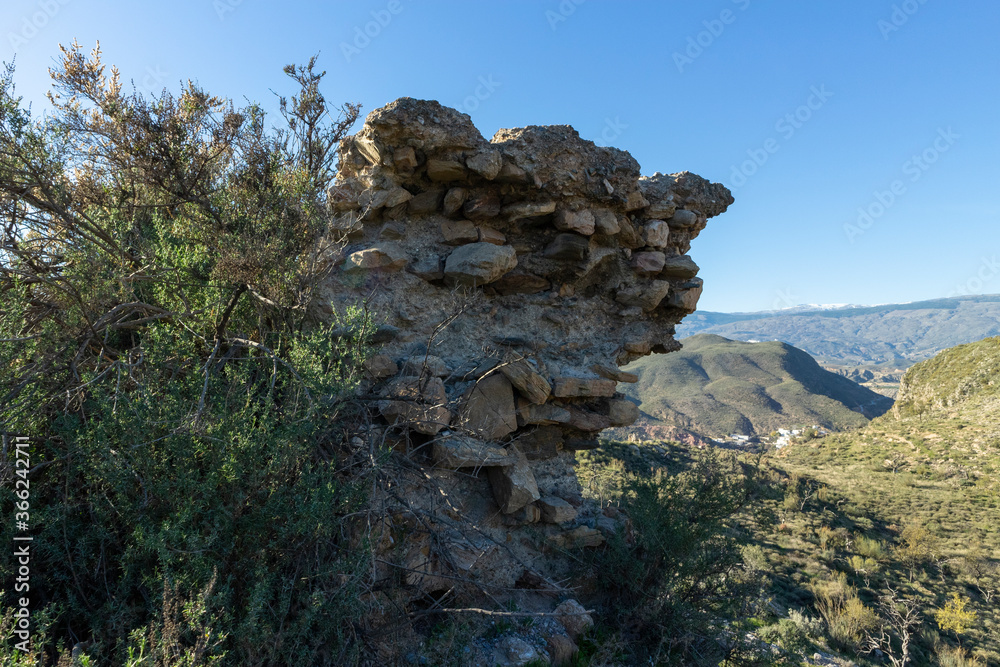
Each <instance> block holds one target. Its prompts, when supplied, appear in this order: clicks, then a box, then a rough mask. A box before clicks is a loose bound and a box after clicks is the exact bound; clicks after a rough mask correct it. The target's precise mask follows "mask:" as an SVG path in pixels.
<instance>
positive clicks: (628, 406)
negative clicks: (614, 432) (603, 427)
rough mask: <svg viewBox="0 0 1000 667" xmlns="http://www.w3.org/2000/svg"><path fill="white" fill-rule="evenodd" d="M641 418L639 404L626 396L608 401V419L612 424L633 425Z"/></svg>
mask: <svg viewBox="0 0 1000 667" xmlns="http://www.w3.org/2000/svg"><path fill="white" fill-rule="evenodd" d="M638 418H639V406H638V405H636V404H635V403H633V402H632V401H630V400H628V399H624V398H615V399H612V400H610V401H608V419H609V420H610V421H611V425H612V426H631V425H632V424H634V423H635V420H636V419H638Z"/></svg>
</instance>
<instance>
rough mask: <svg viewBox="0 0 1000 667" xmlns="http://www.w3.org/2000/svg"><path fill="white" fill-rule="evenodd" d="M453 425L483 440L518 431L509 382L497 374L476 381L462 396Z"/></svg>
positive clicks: (512, 392) (512, 393)
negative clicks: (460, 405) (463, 396)
mask: <svg viewBox="0 0 1000 667" xmlns="http://www.w3.org/2000/svg"><path fill="white" fill-rule="evenodd" d="M456 425H457V426H458V427H459V428H461V429H463V430H465V431H467V432H469V433H471V434H473V435H475V436H476V437H478V438H482V439H483V440H499V439H500V438H503V437H504V436H506V435H509V434H511V433H513V432H514V431H515V430H517V414H516V411H515V407H514V390H513V388H512V387H511V384H510V381H508V380H507V378H506V377H504V376H503V375H501V374H500V373H491V374H490V375H487V376H486V377H484V378H482V379H480V380H479V381H477V382H476V383H475V384H474V385H473V386H472V387H471V388H470V389H469V391H468V392H467V393H466V395H465V399H464V401H463V404H462V407H461V409H460V410H459V413H458V417H457V421H456Z"/></svg>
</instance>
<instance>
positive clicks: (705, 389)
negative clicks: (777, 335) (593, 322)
mask: <svg viewBox="0 0 1000 667" xmlns="http://www.w3.org/2000/svg"><path fill="white" fill-rule="evenodd" d="M682 344H683V345H684V349H682V350H680V351H679V352H673V353H671V354H668V355H654V356H652V357H647V358H645V359H641V360H639V361H637V362H635V363H633V364H632V365H631V366H630V367H629V370H630V371H631V372H633V373H636V374H637V375H638V376H639V381H638V382H637V383H635V384H633V385H623V389H622V391H624V393H625V394H626V395H628V396H629V397H631V398H632V399H633V400H635V401H636V402H638V403H639V406H640V410H641V411H642V412H643V416H642V419H641V420H640V422H639V423H637V424H636V425H635V426H634V427H633V428H638V429H641V430H645V431H647V432H648V433H650V434H653V433H656V434H658V435H661V436H668V435H673V436H674V437H679V432H682V431H687V432H691V433H694V434H697V435H700V436H718V435H728V434H730V433H743V434H746V435H753V434H761V433H764V434H766V433H769V432H770V431H773V430H775V429H778V428H785V427H790V426H793V425H813V424H818V425H821V426H824V427H827V428H831V429H837V430H840V429H845V428H854V427H858V426H863V425H864V424H865V423H867V421H868V417H871V416H877V415H880V414H882V413H884V412H885V411H886V410H888V409H889V407H890V406H891V404H892V401H891V400H890V399H887V398H885V397H884V396H880V395H879V394H876V393H875V392H872V391H870V390H868V389H866V388H864V387H861V386H859V385H858V384H856V383H854V382H852V381H850V380H848V379H847V378H844V377H841V376H839V375H836V374H834V373H831V372H829V371H826V370H824V369H823V368H821V367H820V366H819V364H817V363H816V361H815V360H814V359H813V358H812V357H810V356H809V355H808V354H807V353H805V352H803V351H802V350H799V349H797V348H795V347H793V346H791V345H788V344H787V343H781V342H776V341H775V342H762V343H746V342H741V341H732V340H728V339H726V338H723V337H721V336H716V335H712V334H699V335H696V336H693V337H690V338H687V339H685V340H683V341H682ZM866 415H867V416H866ZM672 431H674V432H672Z"/></svg>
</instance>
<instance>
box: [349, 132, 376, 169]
mask: <svg viewBox="0 0 1000 667" xmlns="http://www.w3.org/2000/svg"><path fill="white" fill-rule="evenodd" d="M354 146H355V147H356V148H357V149H358V151H359V152H360V153H361V154H362V155H363V156H365V158H366V159H367V160H368V161H369V162H371V163H372V164H373V165H379V164H382V155H381V153H379V149H378V146H376V145H375V142H374V141H372V140H371V139H369V138H367V137H362V136H357V137H355V138H354Z"/></svg>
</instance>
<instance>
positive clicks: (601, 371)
mask: <svg viewBox="0 0 1000 667" xmlns="http://www.w3.org/2000/svg"><path fill="white" fill-rule="evenodd" d="M590 370H592V371H594V372H595V373H597V374H598V375H600V376H601V377H602V378H607V379H608V380H614V381H615V382H628V383H635V382H638V381H639V376H638V375H636V374H635V373H629V372H627V371H623V370H621V369H620V368H612V367H611V366H605V365H604V364H594V365H593V366H591V367H590Z"/></svg>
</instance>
